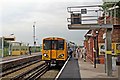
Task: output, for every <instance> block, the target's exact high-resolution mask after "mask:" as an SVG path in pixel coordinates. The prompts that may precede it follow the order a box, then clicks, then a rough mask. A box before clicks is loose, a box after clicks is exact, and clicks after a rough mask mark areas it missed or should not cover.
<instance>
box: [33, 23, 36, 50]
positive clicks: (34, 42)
mask: <svg viewBox="0 0 120 80" xmlns="http://www.w3.org/2000/svg"><path fill="white" fill-rule="evenodd" d="M35 24H36V22H34V24H33V44H34V52H36V40H35Z"/></svg>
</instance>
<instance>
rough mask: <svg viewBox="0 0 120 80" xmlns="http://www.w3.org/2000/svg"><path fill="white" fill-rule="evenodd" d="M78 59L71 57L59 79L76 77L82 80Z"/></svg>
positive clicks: (77, 79)
mask: <svg viewBox="0 0 120 80" xmlns="http://www.w3.org/2000/svg"><path fill="white" fill-rule="evenodd" d="M79 70H80V69H79V65H78V60H77V59H73V58H71V59H70V60H69V61H68V63H67V65H66V66H65V68H64V70H63V72H62V73H61V75H60V76H59V78H58V80H63V79H74V80H80V72H79Z"/></svg>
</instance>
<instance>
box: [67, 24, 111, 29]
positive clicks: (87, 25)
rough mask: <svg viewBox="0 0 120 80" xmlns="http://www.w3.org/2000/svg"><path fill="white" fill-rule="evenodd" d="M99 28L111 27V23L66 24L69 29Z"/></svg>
mask: <svg viewBox="0 0 120 80" xmlns="http://www.w3.org/2000/svg"><path fill="white" fill-rule="evenodd" d="M100 28H113V25H112V24H101V25H99V24H68V29H70V30H89V29H100Z"/></svg>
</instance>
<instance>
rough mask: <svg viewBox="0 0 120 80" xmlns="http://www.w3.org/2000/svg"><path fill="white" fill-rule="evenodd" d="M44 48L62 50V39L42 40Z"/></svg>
mask: <svg viewBox="0 0 120 80" xmlns="http://www.w3.org/2000/svg"><path fill="white" fill-rule="evenodd" d="M43 45H44V47H43V48H44V50H63V49H64V40H44V41H43Z"/></svg>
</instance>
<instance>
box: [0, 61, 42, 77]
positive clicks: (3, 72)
mask: <svg viewBox="0 0 120 80" xmlns="http://www.w3.org/2000/svg"><path fill="white" fill-rule="evenodd" d="M39 61H40V60H36V61H33V62H30V63H26V64H24V65H21V66H20V65H19V66H16V67H15V68H11V69H8V70H7V71H2V73H0V77H4V76H6V75H8V74H10V73H13V72H15V71H18V70H20V69H22V68H25V67H27V66H30V65H32V64H35V63H37V62H39Z"/></svg>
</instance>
